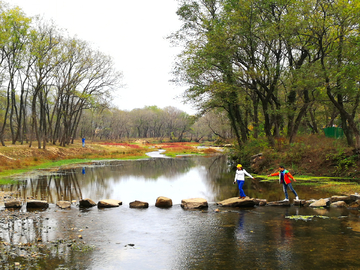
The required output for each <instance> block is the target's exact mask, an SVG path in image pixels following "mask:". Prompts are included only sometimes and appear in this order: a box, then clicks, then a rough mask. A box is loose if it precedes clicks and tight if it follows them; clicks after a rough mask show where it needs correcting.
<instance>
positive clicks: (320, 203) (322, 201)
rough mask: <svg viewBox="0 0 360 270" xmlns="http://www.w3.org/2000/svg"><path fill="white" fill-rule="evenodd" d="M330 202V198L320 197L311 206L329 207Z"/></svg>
mask: <svg viewBox="0 0 360 270" xmlns="http://www.w3.org/2000/svg"><path fill="white" fill-rule="evenodd" d="M329 204H330V199H320V200H317V201H315V202H313V203H311V204H310V207H327V206H329Z"/></svg>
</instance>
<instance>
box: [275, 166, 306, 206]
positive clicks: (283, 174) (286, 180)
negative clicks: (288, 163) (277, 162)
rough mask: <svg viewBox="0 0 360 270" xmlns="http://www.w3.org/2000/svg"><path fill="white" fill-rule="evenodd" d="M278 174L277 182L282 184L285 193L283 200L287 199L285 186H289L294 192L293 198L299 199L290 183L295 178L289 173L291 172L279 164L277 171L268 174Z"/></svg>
mask: <svg viewBox="0 0 360 270" xmlns="http://www.w3.org/2000/svg"><path fill="white" fill-rule="evenodd" d="M277 175H278V176H279V183H280V184H283V190H284V193H285V199H284V201H289V195H288V192H287V188H288V187H289V188H290V190H291V191H292V192H293V193H294V195H295V200H299V197H298V195H297V193H296V191H295V189H294V188H293V186H292V185H291V180H290V179H292V180H294V181H295V182H296V180H295V178H294V177H293V176H292V175H291V173H290V172H289V171H288V170H285V167H284V166H279V172H276V173H273V174H269V175H268V176H277Z"/></svg>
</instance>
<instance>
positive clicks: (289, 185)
mask: <svg viewBox="0 0 360 270" xmlns="http://www.w3.org/2000/svg"><path fill="white" fill-rule="evenodd" d="M288 187H289V188H290V190H291V191H292V192H293V193H294V194H295V197H297V196H298V195H297V193H296V191H295V189H294V188H293V186H292V185H291V183H289V184H285V182H283V190H284V193H285V198H286V199H289V195H288V192H287V188H288Z"/></svg>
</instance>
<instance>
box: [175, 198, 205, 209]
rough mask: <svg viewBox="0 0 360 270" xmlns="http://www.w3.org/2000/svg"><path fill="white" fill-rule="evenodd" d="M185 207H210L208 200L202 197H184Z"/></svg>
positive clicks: (183, 204) (182, 205)
mask: <svg viewBox="0 0 360 270" xmlns="http://www.w3.org/2000/svg"><path fill="white" fill-rule="evenodd" d="M181 207H182V208H183V209H205V208H208V202H207V200H205V199H202V198H192V199H184V200H182V201H181Z"/></svg>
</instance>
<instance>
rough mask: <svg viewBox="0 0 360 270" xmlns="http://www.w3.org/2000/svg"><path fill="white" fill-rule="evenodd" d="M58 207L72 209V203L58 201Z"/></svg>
mask: <svg viewBox="0 0 360 270" xmlns="http://www.w3.org/2000/svg"><path fill="white" fill-rule="evenodd" d="M56 205H57V206H58V207H60V208H61V209H66V208H71V202H69V201H58V202H57V203H56Z"/></svg>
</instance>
